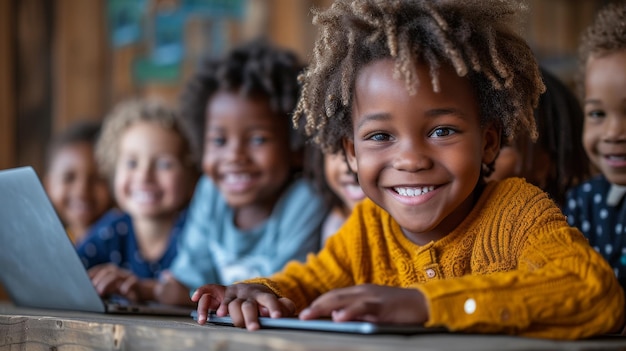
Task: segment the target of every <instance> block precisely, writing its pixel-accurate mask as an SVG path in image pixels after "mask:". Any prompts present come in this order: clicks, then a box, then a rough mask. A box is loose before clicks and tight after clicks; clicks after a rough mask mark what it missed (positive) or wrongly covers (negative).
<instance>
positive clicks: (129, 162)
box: [124, 159, 138, 169]
mask: <svg viewBox="0 0 626 351" xmlns="http://www.w3.org/2000/svg"><path fill="white" fill-rule="evenodd" d="M137 163H138V162H137V160H132V159H128V160H126V161H124V166H125V167H126V169H135V168H137Z"/></svg>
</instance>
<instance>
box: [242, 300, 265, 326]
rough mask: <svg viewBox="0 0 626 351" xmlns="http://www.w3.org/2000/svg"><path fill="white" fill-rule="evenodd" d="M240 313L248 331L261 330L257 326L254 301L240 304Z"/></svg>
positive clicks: (257, 312)
mask: <svg viewBox="0 0 626 351" xmlns="http://www.w3.org/2000/svg"><path fill="white" fill-rule="evenodd" d="M241 313H242V315H243V321H244V324H245V326H246V328H247V329H248V330H250V331H252V330H258V329H259V328H261V326H260V324H259V308H258V305H257V303H256V302H255V301H249V300H248V301H244V302H243V303H242V304H241Z"/></svg>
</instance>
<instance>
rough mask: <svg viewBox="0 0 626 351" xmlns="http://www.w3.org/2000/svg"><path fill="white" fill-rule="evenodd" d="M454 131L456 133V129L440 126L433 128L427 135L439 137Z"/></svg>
mask: <svg viewBox="0 0 626 351" xmlns="http://www.w3.org/2000/svg"><path fill="white" fill-rule="evenodd" d="M454 133H456V131H455V130H453V129H451V128H446V127H440V128H437V129H435V130H433V131H432V133H430V135H429V136H430V137H433V138H441V137H446V136H450V135H452V134H454Z"/></svg>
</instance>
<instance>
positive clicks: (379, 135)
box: [365, 133, 391, 141]
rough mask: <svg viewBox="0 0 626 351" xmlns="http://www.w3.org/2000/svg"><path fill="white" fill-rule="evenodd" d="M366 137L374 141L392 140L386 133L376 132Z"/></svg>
mask: <svg viewBox="0 0 626 351" xmlns="http://www.w3.org/2000/svg"><path fill="white" fill-rule="evenodd" d="M365 139H366V140H372V141H388V140H391V136H390V135H389V134H385V133H374V134H370V135H368V136H367V137H366V138H365Z"/></svg>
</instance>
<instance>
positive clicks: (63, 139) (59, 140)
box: [46, 119, 101, 169]
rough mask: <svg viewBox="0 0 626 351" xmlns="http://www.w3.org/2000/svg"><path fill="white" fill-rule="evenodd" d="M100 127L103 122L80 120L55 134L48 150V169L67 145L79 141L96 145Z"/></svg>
mask: <svg viewBox="0 0 626 351" xmlns="http://www.w3.org/2000/svg"><path fill="white" fill-rule="evenodd" d="M100 127H101V123H100V122H99V121H91V120H87V119H85V120H79V121H76V122H73V123H72V124H70V125H69V126H68V127H67V128H66V129H64V130H63V131H61V132H60V133H58V134H56V135H54V136H53V138H52V140H51V141H50V144H49V145H48V148H47V150H46V169H48V168H50V165H51V163H52V159H53V158H54V157H55V156H56V154H57V152H58V151H59V150H60V149H62V148H64V147H66V146H70V145H75V144H78V143H87V144H90V145H92V146H94V145H95V144H96V141H97V140H98V137H99V135H100Z"/></svg>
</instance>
